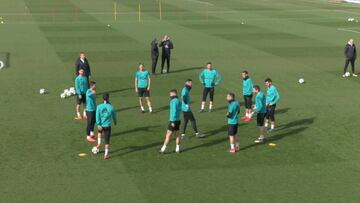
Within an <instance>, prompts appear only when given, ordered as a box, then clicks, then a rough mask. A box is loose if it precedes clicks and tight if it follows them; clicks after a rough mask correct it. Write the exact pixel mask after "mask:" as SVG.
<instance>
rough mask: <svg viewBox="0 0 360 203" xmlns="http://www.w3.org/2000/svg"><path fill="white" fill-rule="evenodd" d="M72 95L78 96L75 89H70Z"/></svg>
mask: <svg viewBox="0 0 360 203" xmlns="http://www.w3.org/2000/svg"><path fill="white" fill-rule="evenodd" d="M70 94H71V95H75V94H76V92H75V88H73V87H71V88H70Z"/></svg>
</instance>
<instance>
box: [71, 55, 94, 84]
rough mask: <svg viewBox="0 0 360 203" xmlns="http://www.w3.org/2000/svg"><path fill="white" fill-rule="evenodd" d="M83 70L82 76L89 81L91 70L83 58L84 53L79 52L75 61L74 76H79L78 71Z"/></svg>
mask: <svg viewBox="0 0 360 203" xmlns="http://www.w3.org/2000/svg"><path fill="white" fill-rule="evenodd" d="M80 69H84V75H85V76H86V77H87V78H88V79H89V77H91V70H90V64H89V61H88V60H87V59H86V57H85V53H84V52H80V56H79V58H77V59H76V61H75V74H76V75H79V70H80Z"/></svg>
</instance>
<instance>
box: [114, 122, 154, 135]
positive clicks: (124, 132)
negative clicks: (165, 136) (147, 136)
mask: <svg viewBox="0 0 360 203" xmlns="http://www.w3.org/2000/svg"><path fill="white" fill-rule="evenodd" d="M158 127H160V125H149V126H144V127H139V128H134V129H130V130H125V131H120V132H117V133H114V134H112V135H111V136H114V137H116V136H119V135H126V134H132V133H137V132H154V131H153V130H152V129H154V128H158Z"/></svg>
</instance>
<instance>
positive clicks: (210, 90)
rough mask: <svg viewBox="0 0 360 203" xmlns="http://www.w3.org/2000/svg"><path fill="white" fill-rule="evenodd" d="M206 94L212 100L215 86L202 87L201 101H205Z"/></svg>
mask: <svg viewBox="0 0 360 203" xmlns="http://www.w3.org/2000/svg"><path fill="white" fill-rule="evenodd" d="M208 94H210V101H214V94H215V87H204V91H203V99H202V101H206V98H207V96H208Z"/></svg>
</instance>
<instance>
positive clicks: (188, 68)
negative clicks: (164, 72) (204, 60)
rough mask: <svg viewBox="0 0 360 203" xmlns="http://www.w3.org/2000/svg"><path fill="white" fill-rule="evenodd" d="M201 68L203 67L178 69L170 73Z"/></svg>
mask: <svg viewBox="0 0 360 203" xmlns="http://www.w3.org/2000/svg"><path fill="white" fill-rule="evenodd" d="M199 69H202V67H191V68H184V69H178V70H174V71H170V73H169V74H172V73H180V72H186V71H192V70H199Z"/></svg>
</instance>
